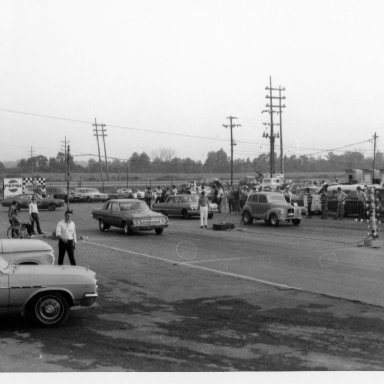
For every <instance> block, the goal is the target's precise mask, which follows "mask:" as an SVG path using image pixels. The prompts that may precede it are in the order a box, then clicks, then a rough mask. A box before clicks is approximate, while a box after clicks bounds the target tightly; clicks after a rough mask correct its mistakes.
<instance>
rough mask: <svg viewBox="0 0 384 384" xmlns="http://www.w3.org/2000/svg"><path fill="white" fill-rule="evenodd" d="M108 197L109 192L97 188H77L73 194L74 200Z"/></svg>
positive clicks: (92, 199)
mask: <svg viewBox="0 0 384 384" xmlns="http://www.w3.org/2000/svg"><path fill="white" fill-rule="evenodd" d="M108 198H109V196H108V193H101V192H99V190H98V189H96V188H75V191H74V194H73V200H85V201H105V200H108Z"/></svg>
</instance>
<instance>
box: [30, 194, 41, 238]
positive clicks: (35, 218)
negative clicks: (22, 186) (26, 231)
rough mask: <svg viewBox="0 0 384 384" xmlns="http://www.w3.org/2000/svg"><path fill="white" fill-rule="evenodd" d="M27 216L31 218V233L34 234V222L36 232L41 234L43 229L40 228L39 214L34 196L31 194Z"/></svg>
mask: <svg viewBox="0 0 384 384" xmlns="http://www.w3.org/2000/svg"><path fill="white" fill-rule="evenodd" d="M29 217H30V219H31V233H32V234H33V235H34V234H35V223H36V228H37V232H38V233H39V235H42V234H43V231H42V230H41V228H40V215H39V210H38V208H37V204H36V196H32V201H31V202H30V203H29Z"/></svg>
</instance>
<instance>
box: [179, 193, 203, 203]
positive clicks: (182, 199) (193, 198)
mask: <svg viewBox="0 0 384 384" xmlns="http://www.w3.org/2000/svg"><path fill="white" fill-rule="evenodd" d="M198 201H199V197H198V196H197V195H188V196H180V202H181V203H197V202H198Z"/></svg>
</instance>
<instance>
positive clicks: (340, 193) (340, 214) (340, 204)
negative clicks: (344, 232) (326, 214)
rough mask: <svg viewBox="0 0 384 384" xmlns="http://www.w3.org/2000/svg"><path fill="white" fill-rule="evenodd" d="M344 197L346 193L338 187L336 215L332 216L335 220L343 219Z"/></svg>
mask: <svg viewBox="0 0 384 384" xmlns="http://www.w3.org/2000/svg"><path fill="white" fill-rule="evenodd" d="M346 198H347V195H346V194H345V193H344V192H343V191H342V190H341V188H340V187H339V188H337V212H336V217H334V219H335V220H336V219H339V220H342V219H343V216H344V206H345V199H346Z"/></svg>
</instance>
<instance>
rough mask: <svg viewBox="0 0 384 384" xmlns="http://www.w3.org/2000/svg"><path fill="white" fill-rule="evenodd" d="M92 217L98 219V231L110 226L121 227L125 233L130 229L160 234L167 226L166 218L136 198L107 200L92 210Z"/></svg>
mask: <svg viewBox="0 0 384 384" xmlns="http://www.w3.org/2000/svg"><path fill="white" fill-rule="evenodd" d="M92 216H93V218H94V219H96V220H98V222H99V228H100V231H102V232H104V231H106V230H107V229H109V228H110V227H117V228H123V231H124V233H125V234H126V235H128V234H130V233H131V232H132V231H135V230H139V231H150V230H153V229H154V230H155V232H156V234H158V235H160V234H161V233H162V232H163V230H164V228H166V227H167V226H168V218H167V217H166V216H165V215H163V214H161V213H158V212H154V211H152V210H151V209H150V208H149V207H148V205H147V203H146V202H145V201H142V200H138V199H119V200H117V199H116V200H109V201H107V202H106V203H104V206H103V207H102V208H99V209H94V210H93V211H92Z"/></svg>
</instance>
